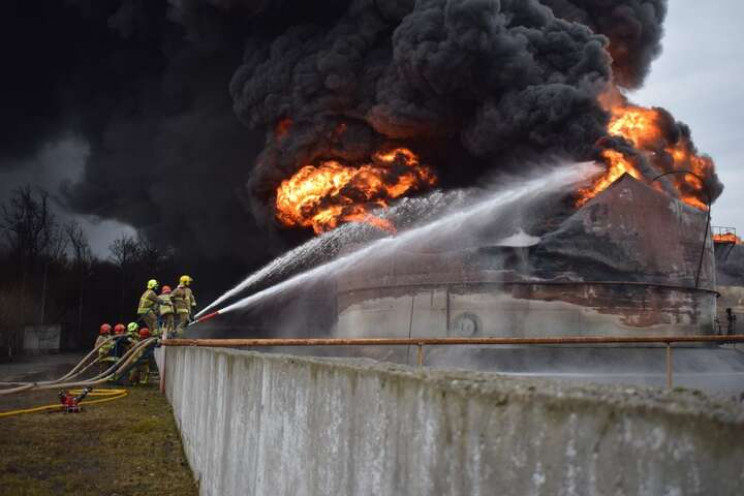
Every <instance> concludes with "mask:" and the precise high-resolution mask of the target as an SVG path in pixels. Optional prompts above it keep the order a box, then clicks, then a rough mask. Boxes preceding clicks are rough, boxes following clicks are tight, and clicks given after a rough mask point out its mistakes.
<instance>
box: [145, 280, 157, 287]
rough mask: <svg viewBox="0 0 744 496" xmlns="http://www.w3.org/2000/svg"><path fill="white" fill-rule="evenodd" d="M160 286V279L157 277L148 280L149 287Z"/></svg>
mask: <svg viewBox="0 0 744 496" xmlns="http://www.w3.org/2000/svg"><path fill="white" fill-rule="evenodd" d="M158 286H159V284H158V281H156V280H155V279H150V280H149V281H147V289H155V288H157V287H158Z"/></svg>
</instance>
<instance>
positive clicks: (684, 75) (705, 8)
mask: <svg viewBox="0 0 744 496" xmlns="http://www.w3.org/2000/svg"><path fill="white" fill-rule="evenodd" d="M742 19H744V2H742V1H741V0H715V1H711V2H700V1H698V0H671V1H670V2H669V14H668V16H667V20H666V23H665V36H664V40H663V49H664V51H663V52H662V54H661V56H660V57H659V58H658V59H657V60H656V61H655V62H654V64H653V65H652V67H651V74H650V75H649V77H648V79H647V80H646V84H645V86H644V87H643V88H642V89H641V90H639V91H637V92H635V93H632V94H630V97H631V100H633V101H635V102H636V103H640V104H642V105H645V106H652V105H657V106H661V107H664V108H666V109H667V110H669V111H671V112H672V114H673V115H674V116H675V117H676V118H677V119H678V120H681V121H683V122H686V123H687V124H688V125H689V126H690V127H691V129H692V136H693V139H694V140H695V144H696V145H697V147H698V149H699V150H700V151H701V152H703V153H707V154H709V155H710V156H711V157H713V159H714V160H715V162H716V168H717V170H718V175H719V177H720V178H721V181H722V182H723V184H724V185H725V190H724V192H723V195H722V196H721V197H720V198H719V199H718V201H717V202H716V203H715V204H714V205H713V209H712V211H711V215H712V217H713V225H715V226H727V227H734V228H738V229H739V231H738V232H739V235H741V233H742V232H743V231H744V202H742V192H744V161H743V160H742V157H744V135H742V124H741V122H742V114H743V113H744V85H743V84H742V82H743V81H742V78H743V77H744V30H743V29H742Z"/></svg>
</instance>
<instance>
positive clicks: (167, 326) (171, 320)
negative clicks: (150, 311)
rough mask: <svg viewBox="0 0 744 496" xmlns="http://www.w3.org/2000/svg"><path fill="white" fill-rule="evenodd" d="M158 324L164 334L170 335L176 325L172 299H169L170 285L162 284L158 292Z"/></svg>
mask: <svg viewBox="0 0 744 496" xmlns="http://www.w3.org/2000/svg"><path fill="white" fill-rule="evenodd" d="M160 300H161V303H160V319H161V322H160V325H161V330H162V333H163V335H164V336H166V337H171V334H173V331H174V330H175V326H176V323H175V321H176V317H175V308H174V307H173V301H171V287H170V286H163V290H162V292H161V293H160Z"/></svg>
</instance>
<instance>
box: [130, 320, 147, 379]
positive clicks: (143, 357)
mask: <svg viewBox="0 0 744 496" xmlns="http://www.w3.org/2000/svg"><path fill="white" fill-rule="evenodd" d="M151 335H152V334H151V333H150V329H148V328H147V327H143V328H142V329H140V330H139V331H138V332H137V334H136V338H135V340H133V341H132V346H134V345H136V344H137V343H138V342H140V341H144V340H145V339H148V338H149V337H151ZM151 355H152V351H151V348H146V349H144V350H140V351H139V352H138V353H137V358H136V359H135V362H134V363H135V365H134V366H133V367H132V370H130V371H129V384H131V385H132V386H136V385H137V384H140V385H142V386H146V385H147V384H149V383H150V358H151Z"/></svg>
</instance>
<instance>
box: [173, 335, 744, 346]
mask: <svg viewBox="0 0 744 496" xmlns="http://www.w3.org/2000/svg"><path fill="white" fill-rule="evenodd" d="M740 342H744V335H741V336H739V335H735V336H703V335H698V336H560V337H537V338H511V337H484V338H259V339H169V340H167V341H165V342H163V345H165V346H206V347H221V348H239V347H250V348H253V347H265V346H404V345H421V346H438V345H490V344H500V345H508V344H511V345H515V344H528V345H536V344H630V343H638V344H640V343H662V344H671V343H740Z"/></svg>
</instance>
